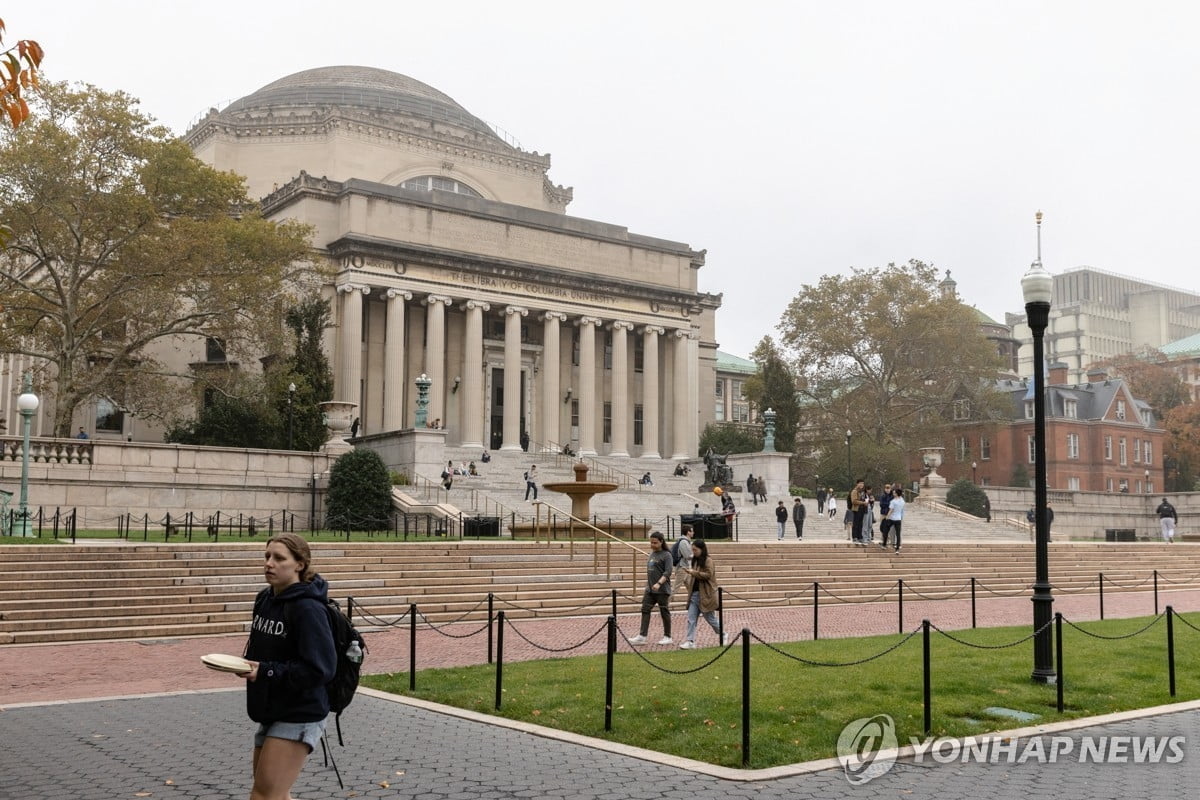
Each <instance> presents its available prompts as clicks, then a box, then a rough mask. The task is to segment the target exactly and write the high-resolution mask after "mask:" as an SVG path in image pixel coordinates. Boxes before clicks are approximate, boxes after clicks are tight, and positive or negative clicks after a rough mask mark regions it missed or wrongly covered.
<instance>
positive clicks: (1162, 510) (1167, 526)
mask: <svg viewBox="0 0 1200 800" xmlns="http://www.w3.org/2000/svg"><path fill="white" fill-rule="evenodd" d="M1154 513H1155V514H1157V515H1158V527H1159V529H1160V530H1161V531H1162V539H1163V541H1164V542H1166V543H1167V544H1174V543H1175V523H1176V522H1178V521H1179V515H1178V514H1177V513H1175V506H1173V505H1171V504H1170V503H1169V502H1167V498H1165V497H1164V498H1163V499H1162V502H1161V503H1159V504H1158V508H1156V509H1154Z"/></svg>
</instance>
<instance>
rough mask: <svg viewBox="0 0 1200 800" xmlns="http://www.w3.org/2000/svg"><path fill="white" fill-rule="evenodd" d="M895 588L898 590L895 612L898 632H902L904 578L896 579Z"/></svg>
mask: <svg viewBox="0 0 1200 800" xmlns="http://www.w3.org/2000/svg"><path fill="white" fill-rule="evenodd" d="M896 589H897V591H898V592H899V595H898V598H899V600H898V602H897V603H896V613H897V616H898V617H899V621H900V625H899V633H904V578H900V579H899V580H897V581H896Z"/></svg>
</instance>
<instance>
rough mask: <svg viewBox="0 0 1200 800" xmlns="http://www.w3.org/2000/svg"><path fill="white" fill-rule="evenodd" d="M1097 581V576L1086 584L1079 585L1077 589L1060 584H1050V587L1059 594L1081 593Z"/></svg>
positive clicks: (1098, 580)
mask: <svg viewBox="0 0 1200 800" xmlns="http://www.w3.org/2000/svg"><path fill="white" fill-rule="evenodd" d="M1099 582H1100V579H1099V578H1097V579H1096V580H1094V581H1092V582H1091V583H1089V584H1088V585H1087V586H1081V587H1079V588H1078V589H1065V588H1063V587H1061V586H1055V585H1054V584H1050V589H1051V591H1054V592H1058V593H1059V594H1082V593H1083V592H1086V591H1087V590H1088V589H1091V588H1092V587H1093V586H1095V585H1096V584H1097V583H1099Z"/></svg>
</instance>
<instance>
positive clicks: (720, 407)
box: [713, 397, 725, 422]
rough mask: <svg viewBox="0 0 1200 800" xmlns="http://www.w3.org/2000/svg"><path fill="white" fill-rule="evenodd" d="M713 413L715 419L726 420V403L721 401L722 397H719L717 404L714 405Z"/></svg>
mask: <svg viewBox="0 0 1200 800" xmlns="http://www.w3.org/2000/svg"><path fill="white" fill-rule="evenodd" d="M713 414H714V417H713V419H715V420H716V421H717V422H724V421H725V404H724V403H723V402H721V398H719V397H718V398H717V402H716V405H714V406H713Z"/></svg>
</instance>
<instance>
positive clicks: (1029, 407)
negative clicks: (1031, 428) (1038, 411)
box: [1025, 400, 1033, 419]
mask: <svg viewBox="0 0 1200 800" xmlns="http://www.w3.org/2000/svg"><path fill="white" fill-rule="evenodd" d="M1025 419H1033V401H1032V400H1026V401H1025Z"/></svg>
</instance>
